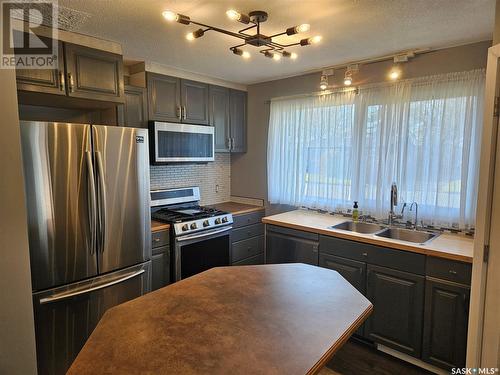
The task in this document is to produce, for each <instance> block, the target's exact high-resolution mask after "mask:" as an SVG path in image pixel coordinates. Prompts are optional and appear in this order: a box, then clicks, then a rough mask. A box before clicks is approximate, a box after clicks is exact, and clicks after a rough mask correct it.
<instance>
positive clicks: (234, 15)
mask: <svg viewBox="0 0 500 375" xmlns="http://www.w3.org/2000/svg"><path fill="white" fill-rule="evenodd" d="M226 15H227V16H228V17H229V18H230V19H232V20H235V21H239V22H241V23H244V24H248V23H250V17H249V16H247V15H246V14H242V13H240V12H238V11H236V10H234V9H229V10H228V11H227V12H226Z"/></svg>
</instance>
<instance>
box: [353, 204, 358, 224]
mask: <svg viewBox="0 0 500 375" xmlns="http://www.w3.org/2000/svg"><path fill="white" fill-rule="evenodd" d="M358 219H359V211H358V202H357V201H354V206H352V221H354V222H355V223H357V222H358Z"/></svg>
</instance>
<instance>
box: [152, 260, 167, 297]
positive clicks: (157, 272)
mask: <svg viewBox="0 0 500 375" xmlns="http://www.w3.org/2000/svg"><path fill="white" fill-rule="evenodd" d="M151 265H152V267H151V268H152V271H151V291H153V290H156V289H160V288H163V287H164V286H166V285H168V284H169V283H170V259H169V253H168V252H165V253H161V254H157V255H153V256H152V257H151Z"/></svg>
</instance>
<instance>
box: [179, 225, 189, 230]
mask: <svg viewBox="0 0 500 375" xmlns="http://www.w3.org/2000/svg"><path fill="white" fill-rule="evenodd" d="M181 229H182V231H187V230H188V229H189V227H188V225H187V224H184V225H183V226H182V228H181Z"/></svg>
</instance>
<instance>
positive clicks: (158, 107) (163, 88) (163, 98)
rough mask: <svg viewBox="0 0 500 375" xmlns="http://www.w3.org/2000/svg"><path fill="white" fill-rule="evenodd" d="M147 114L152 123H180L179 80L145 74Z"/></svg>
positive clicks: (154, 74)
mask: <svg viewBox="0 0 500 375" xmlns="http://www.w3.org/2000/svg"><path fill="white" fill-rule="evenodd" d="M147 86H148V113H149V119H150V120H154V121H170V122H180V121H181V94H180V93H181V91H180V79H179V78H176V77H169V76H164V75H161V74H156V73H147Z"/></svg>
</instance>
